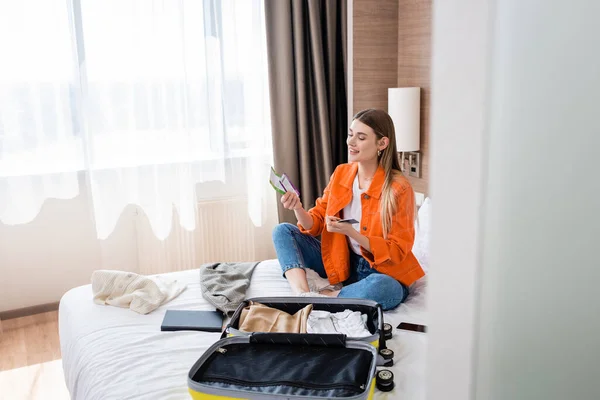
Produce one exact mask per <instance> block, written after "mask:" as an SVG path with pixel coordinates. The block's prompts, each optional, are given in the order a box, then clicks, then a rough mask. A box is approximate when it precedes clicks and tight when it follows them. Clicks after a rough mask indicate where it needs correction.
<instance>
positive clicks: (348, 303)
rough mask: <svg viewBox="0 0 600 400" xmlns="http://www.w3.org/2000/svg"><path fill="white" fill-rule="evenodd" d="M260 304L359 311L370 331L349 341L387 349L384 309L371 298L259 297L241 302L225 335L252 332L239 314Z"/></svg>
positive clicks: (294, 309)
mask: <svg viewBox="0 0 600 400" xmlns="http://www.w3.org/2000/svg"><path fill="white" fill-rule="evenodd" d="M253 303H260V304H262V305H265V306H267V307H271V308H275V309H278V310H281V311H285V312H286V313H288V314H292V315H293V314H295V313H296V312H298V311H299V310H301V309H303V308H304V307H306V306H307V305H309V304H312V309H313V311H317V310H318V311H328V312H330V313H340V312H343V311H345V310H351V311H359V312H360V313H362V314H364V315H366V317H367V319H366V328H367V330H368V331H369V332H370V333H371V334H370V335H369V336H366V337H351V336H348V340H353V341H361V342H366V343H371V344H372V345H373V346H375V348H377V349H385V348H386V346H385V337H384V333H383V331H384V323H383V309H382V308H381V306H380V305H379V304H378V303H376V302H374V301H372V300H365V299H339V298H329V297H327V298H326V297H256V298H252V299H248V300H245V301H244V302H242V303H241V304H240V305H239V306H238V308H237V310H236V311H235V313H234V314H233V316H232V317H231V320H230V321H229V323H228V324H227V327H226V328H225V331H224V332H223V336H222V337H225V336H240V335H249V334H250V333H249V332H243V331H240V330H239V328H240V316H241V314H242V311H243V310H244V308H246V307H248V306H249V305H250V304H253Z"/></svg>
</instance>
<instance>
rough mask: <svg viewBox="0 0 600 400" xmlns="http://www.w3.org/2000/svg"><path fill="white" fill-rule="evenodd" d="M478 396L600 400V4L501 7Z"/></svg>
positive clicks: (514, 0)
mask: <svg viewBox="0 0 600 400" xmlns="http://www.w3.org/2000/svg"><path fill="white" fill-rule="evenodd" d="M495 15H496V18H495V20H496V24H495V29H494V37H495V40H494V47H493V51H492V54H491V59H492V68H491V80H490V82H491V87H490V89H491V90H490V121H489V122H490V123H489V159H488V181H487V185H486V187H485V188H484V190H485V197H486V206H485V211H484V216H483V218H484V221H483V222H484V224H483V232H482V234H483V237H484V246H483V258H482V273H481V283H482V286H481V299H480V301H481V309H480V340H479V358H478V360H477V363H476V371H477V375H476V376H477V387H476V390H477V391H476V394H477V398H479V399H486V400H495V399H515V400H518V399H566V398H569V399H598V398H600V379H598V378H599V377H600V364H599V362H598V356H599V355H600V307H599V304H600V302H599V299H598V295H599V293H600V291H599V290H598V283H599V282H600V256H599V253H598V244H599V240H600V176H599V175H598V172H597V171H598V161H597V160H598V158H597V154H598V150H599V149H600V119H599V116H600V51H599V50H600V24H599V23H598V22H599V21H598V16H599V15H600V3H598V2H596V1H562V0H552V1H548V0H544V1H542V0H538V1H525V2H524V1H519V0H504V1H500V2H497V6H496V13H495Z"/></svg>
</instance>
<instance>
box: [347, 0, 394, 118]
mask: <svg viewBox="0 0 600 400" xmlns="http://www.w3.org/2000/svg"><path fill="white" fill-rule="evenodd" d="M352 7H353V19H352V24H353V38H352V40H353V46H352V52H353V60H352V61H353V68H354V71H353V73H354V79H353V103H354V104H353V107H352V111H353V113H357V112H358V111H360V110H363V109H365V108H381V109H383V110H387V89H388V88H390V87H395V86H396V82H397V81H398V0H354V2H353V5H352Z"/></svg>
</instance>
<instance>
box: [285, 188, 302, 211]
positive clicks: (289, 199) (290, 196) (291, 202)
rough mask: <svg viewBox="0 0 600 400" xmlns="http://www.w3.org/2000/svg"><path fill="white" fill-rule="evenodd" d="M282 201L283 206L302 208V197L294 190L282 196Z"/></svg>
mask: <svg viewBox="0 0 600 400" xmlns="http://www.w3.org/2000/svg"><path fill="white" fill-rule="evenodd" d="M281 203H282V204H283V208H286V209H288V210H294V211H296V210H300V209H302V202H300V197H298V195H296V193H294V192H287V193H285V194H284V195H283V196H281Z"/></svg>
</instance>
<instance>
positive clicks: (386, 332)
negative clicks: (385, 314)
mask: <svg viewBox="0 0 600 400" xmlns="http://www.w3.org/2000/svg"><path fill="white" fill-rule="evenodd" d="M383 338H384V339H385V340H389V339H391V338H392V325H390V324H388V323H385V324H383Z"/></svg>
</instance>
